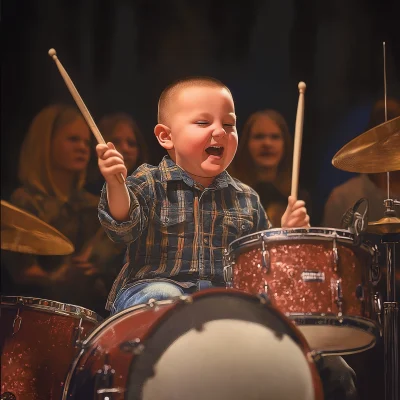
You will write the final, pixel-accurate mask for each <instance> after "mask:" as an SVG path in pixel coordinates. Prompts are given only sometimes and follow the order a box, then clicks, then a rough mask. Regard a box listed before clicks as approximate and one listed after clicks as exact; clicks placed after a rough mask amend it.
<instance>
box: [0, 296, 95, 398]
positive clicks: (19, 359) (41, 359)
mask: <svg viewBox="0 0 400 400" xmlns="http://www.w3.org/2000/svg"><path fill="white" fill-rule="evenodd" d="M101 320H102V318H101V317H100V316H99V315H97V314H96V313H95V312H93V311H91V310H88V309H87V308H83V307H79V306H75V305H72V304H65V303H59V302H58V301H52V300H46V299H40V298H37V297H22V296H3V297H2V298H1V308H0V325H1V330H0V346H1V397H0V398H1V399H9V400H13V399H16V400H58V399H60V397H61V394H62V388H63V384H64V380H65V377H66V375H67V373H68V370H69V368H70V366H71V363H72V361H73V360H74V358H75V357H76V355H77V354H78V347H79V345H80V343H81V342H82V340H83V339H85V338H86V337H87V336H88V334H89V333H90V332H91V331H92V330H93V328H94V327H95V326H97V325H98V323H99V321H101Z"/></svg>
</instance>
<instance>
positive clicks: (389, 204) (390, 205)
mask: <svg viewBox="0 0 400 400" xmlns="http://www.w3.org/2000/svg"><path fill="white" fill-rule="evenodd" d="M383 204H384V205H385V207H386V210H385V212H384V215H385V217H396V211H395V209H394V206H395V205H396V206H398V205H400V201H397V200H393V199H386V200H385V201H384V202H383Z"/></svg>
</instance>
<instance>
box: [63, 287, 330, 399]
mask: <svg viewBox="0 0 400 400" xmlns="http://www.w3.org/2000/svg"><path fill="white" fill-rule="evenodd" d="M247 319H249V320H251V319H254V322H256V325H257V326H258V327H262V329H263V330H264V331H265V332H267V331H268V332H269V327H271V326H273V329H272V331H271V332H273V334H272V336H271V343H269V344H268V341H261V342H257V333H256V330H257V328H254V325H252V324H248V325H246V331H245V332H247V333H245V334H242V335H241V334H239V333H238V332H239V331H240V329H241V328H240V327H241V322H240V321H242V322H243V321H245V320H247ZM210 321H211V323H215V322H217V323H221V322H222V323H223V324H231V326H234V327H235V328H234V329H232V330H230V332H231V334H233V335H235V333H237V338H238V340H235V341H234V343H236V344H237V348H236V349H235V346H232V347H231V348H230V350H229V351H225V352H224V351H223V350H222V349H221V348H220V347H219V345H218V351H217V350H216V346H217V344H216V343H215V341H214V340H216V341H218V340H222V341H223V342H224V341H227V342H229V341H230V340H231V339H232V338H231V337H230V336H229V335H227V332H226V330H225V328H223V329H222V330H221V328H217V330H218V329H219V331H218V332H217V336H214V339H211V337H212V329H211V328H210V327H211V326H212V324H211V325H210ZM245 322H246V323H248V322H249V321H245ZM232 324H233V325H232ZM214 327H215V325H214ZM252 329H255V330H254V331H253V330H252ZM264 331H263V332H264ZM193 332H194V333H193ZM210 332H211V333H210ZM253 333H254V335H253ZM188 334H189V336H188ZM192 334H193V335H195V337H194V338H193V337H192V338H190V335H192ZM224 335H227V336H226V337H225V336H224ZM188 338H189V339H188ZM288 338H289V339H288ZM202 339H203V342H205V344H204V343H203V344H202ZM285 339H286V340H289V341H290V343H292V344H293V347H295V348H296V351H298V352H299V354H301V356H300V358H298V359H297V361H296V362H300V363H302V366H301V367H298V368H296V369H295V374H299V373H302V372H304V373H306V374H307V376H309V378H307V379H306V378H304V379H303V378H301V380H302V381H301V383H303V385H301V384H298V383H297V384H296V387H295V388H294V390H295V391H298V393H301V392H302V390H303V389H304V388H305V387H307V386H308V392H307V393H309V394H310V393H311V395H310V397H302V395H299V396H297V398H298V399H300V398H307V399H309V398H310V399H314V400H320V399H322V398H323V395H322V385H321V381H320V378H319V374H318V371H317V367H316V363H315V359H316V358H318V357H319V356H317V357H315V353H313V352H311V351H310V349H309V347H308V344H307V342H306V341H305V339H304V337H303V336H302V335H301V333H300V332H299V331H298V330H297V328H296V327H295V325H294V324H293V322H292V321H290V320H289V319H287V318H286V317H284V316H283V315H282V314H281V313H280V312H279V311H278V310H277V309H276V308H274V307H273V306H271V305H270V304H267V302H266V301H265V299H263V298H262V297H258V296H254V295H250V294H248V293H245V292H242V291H236V290H226V289H207V290H203V291H200V292H196V293H195V294H194V295H192V296H182V297H180V298H176V299H171V300H165V301H157V302H155V301H154V302H149V303H148V304H145V305H139V306H134V307H131V308H129V309H126V310H123V311H122V312H120V313H118V314H115V315H114V316H112V317H110V318H108V319H107V320H105V321H104V322H103V323H102V324H101V325H100V326H98V327H97V328H96V329H95V330H94V331H93V332H92V333H91V335H90V336H89V337H88V338H87V339H86V340H85V341H84V343H83V346H82V350H81V352H80V354H79V355H78V356H77V357H76V359H75V360H74V362H73V365H72V367H71V370H70V372H69V374H68V377H67V380H66V383H65V388H64V393H63V397H62V399H63V400H66V399H74V400H83V399H85V400H89V399H97V397H96V395H99V394H101V395H103V396H107V395H109V396H110V398H112V399H113V400H122V399H125V400H127V399H129V400H135V399H141V400H147V399H155V398H157V399H158V400H163V399H170V398H191V399H193V400H195V399H204V398H208V399H216V398H221V399H222V398H232V399H236V397H235V395H234V397H232V396H233V394H232V393H234V392H231V393H230V394H229V396H228V397H227V396H226V395H222V394H221V393H220V392H219V391H220V390H225V389H226V390H231V391H234V390H236V389H235V388H233V386H234V385H235V384H239V385H241V387H240V388H239V390H244V391H245V392H246V393H251V391H252V390H253V389H254V387H253V386H252V385H250V384H248V382H247V381H246V374H247V375H252V376H254V375H257V371H259V372H260V370H262V371H261V372H262V373H265V374H267V375H268V374H269V375H271V378H270V379H275V380H278V381H279V379H277V378H276V377H274V370H275V369H277V370H278V369H279V367H277V364H279V363H281V364H284V368H285V371H288V370H290V369H291V363H290V357H291V355H292V354H293V353H295V352H296V351H293V348H289V347H290V346H291V345H289V344H288V343H287V342H285ZM185 340H186V341H185ZM187 340H189V341H187ZM275 341H276V343H275ZM272 342H274V343H272ZM177 343H178V344H179V343H181V344H182V346H181V349H183V353H179V351H178V352H176V351H175V350H176V346H177ZM240 343H242V345H240ZM285 343H286V344H285ZM203 345H204V346H203ZM247 345H249V346H251V345H253V346H255V347H256V349H257V350H256V352H255V353H254V352H253V353H252V352H251V350H250V351H249V349H248V348H247ZM268 345H271V346H274V347H276V353H277V352H278V348H279V346H283V347H284V348H285V349H286V350H288V352H287V354H289V356H288V357H289V360H288V361H287V364H285V363H284V361H283V357H282V353H280V352H279V354H278V357H279V359H280V361H282V362H276V363H275V364H274V365H272V364H273V362H272V361H271V360H269V359H268V358H269V357H265V355H263V354H261V355H260V356H262V360H261V362H262V365H263V367H262V368H256V364H257V360H255V358H257V355H256V354H257V353H263V351H264V350H263V349H264V348H265V347H268ZM202 346H203V347H202ZM285 346H286V347H285ZM178 347H179V346H178ZM222 347H223V346H222ZM174 348H175V350H174ZM225 350H226V349H225ZM174 351H175V352H174ZM240 351H242V352H243V355H242V356H240V355H239V354H237V353H236V352H240ZM207 352H211V356H209V357H208V356H206V355H205V354H204V353H207ZM223 353H224V354H223ZM227 353H230V354H227ZM168 354H169V356H170V358H168ZM171 354H172V355H171ZM226 356H228V357H231V361H230V362H227V361H218V360H221V359H223V360H225V358H224V357H226ZM163 357H166V358H167V361H166V363H165V364H164V365H163V362H162V360H163ZM171 357H172V358H171ZM232 357H233V359H234V360H235V362H232ZM244 358H246V359H247V361H249V362H251V363H253V362H254V366H253V368H249V367H248V366H244V364H245V360H244ZM199 359H200V361H199ZM160 360H161V361H160ZM269 361H270V362H271V364H269ZM218 362H220V365H219V366H218V367H217V366H216V364H215V363H218ZM241 363H243V369H242V370H240V374H241V375H243V379H235V378H234V375H231V373H234V372H235V371H233V372H232V371H230V370H229V369H230V368H232V366H233V368H236V369H237V368H241ZM171 369H172V372H173V373H172V374H171ZM225 369H226V370H229V371H228V377H229V378H226V376H225V375H224V370H225ZM293 369H294V367H293ZM236 372H237V371H236ZM275 372H276V371H275ZM207 373H210V374H212V377H208V378H207ZM111 374H112V379H110V376H111ZM286 374H288V375H289V376H290V372H286ZM286 374H285V373H282V375H281V388H280V390H281V391H282V390H283V391H284V390H285V386H286V387H287V386H290V385H288V383H287V378H286V377H285V375H286ZM191 379H192V381H190V380H191ZM299 379H300V378H299ZM154 380H155V382H154ZM189 381H190V382H189ZM149 382H150V383H149ZM152 382H153V384H152ZM185 385H187V387H185ZM196 385H199V386H198V387H197V388H196ZM219 385H221V387H222V389H221V387H220V386H219ZM246 385H247V386H246ZM257 385H258V386H259V388H258V389H259V390H261V391H265V390H270V389H269V388H268V387H267V386H268V385H267V384H266V383H265V381H264V380H262V379H259V380H257V383H256V386H257ZM217 386H218V387H217ZM270 386H271V385H270ZM300 387H302V389H299V388H300ZM310 387H311V391H310ZM146 390H147V392H146ZM154 390H155V391H156V392H157V391H158V392H157V393H156V394H155V393H154V392H152V391H154ZM271 390H272V389H271ZM149 391H150V392H149ZM179 391H180V392H179ZM209 391H211V394H210V392H209ZM216 392H218V396H217V397H215V395H216ZM294 393H295V392H294ZM264 397H265V395H264ZM295 397H296V395H294V397H293V398H295ZM241 398H248V399H253V398H261V397H253V395H244V397H241ZM268 398H281V397H279V396H278V397H274V395H272V397H268ZM282 398H283V397H282ZM285 398H286V397H285Z"/></svg>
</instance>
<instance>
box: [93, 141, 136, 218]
mask: <svg viewBox="0 0 400 400" xmlns="http://www.w3.org/2000/svg"><path fill="white" fill-rule="evenodd" d="M96 152H97V156H98V164H99V168H100V172H101V174H102V175H103V176H104V179H105V180H106V182H107V201H108V207H109V210H110V214H111V216H112V217H113V218H114V219H115V220H116V221H119V222H122V221H127V220H128V219H129V208H130V197H129V193H128V189H127V187H126V185H125V183H120V182H118V180H117V178H116V175H117V174H119V173H121V174H122V175H123V176H124V178H126V176H127V169H126V167H125V164H124V159H123V157H122V155H121V154H120V153H119V152H118V151H117V150H116V149H115V146H114V145H113V144H112V143H111V142H108V143H107V144H98V145H97V146H96Z"/></svg>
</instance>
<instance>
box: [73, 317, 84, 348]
mask: <svg viewBox="0 0 400 400" xmlns="http://www.w3.org/2000/svg"><path fill="white" fill-rule="evenodd" d="M82 321H83V319H82V318H81V319H80V320H79V325H78V326H77V327H76V328H75V334H74V335H73V337H72V345H73V346H74V347H79V346H80V345H81V344H82V340H81V336H82V333H83V329H84V328H83V326H82Z"/></svg>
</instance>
